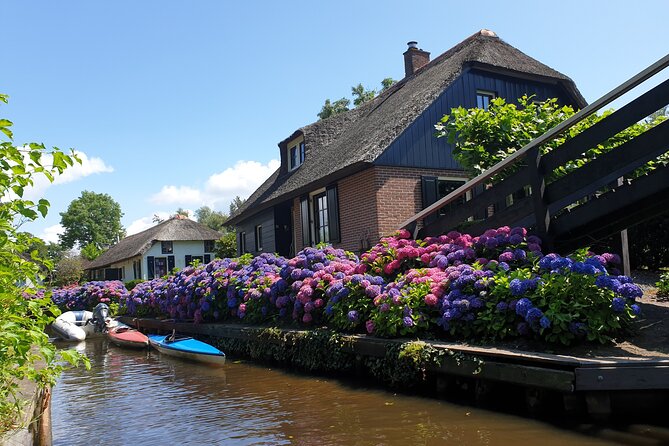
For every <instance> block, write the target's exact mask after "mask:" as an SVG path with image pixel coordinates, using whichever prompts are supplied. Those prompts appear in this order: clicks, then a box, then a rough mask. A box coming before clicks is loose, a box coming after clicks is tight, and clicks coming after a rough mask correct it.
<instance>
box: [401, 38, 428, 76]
mask: <svg viewBox="0 0 669 446" xmlns="http://www.w3.org/2000/svg"><path fill="white" fill-rule="evenodd" d="M407 45H409V49H407V50H406V51H405V52H404V77H409V76H411V75H412V74H414V73H415V72H416V71H418V70H419V69H420V68H422V67H424V66H425V65H427V64H428V63H429V62H430V53H428V52H427V51H423V50H421V49H419V48H418V42H416V41H413V40H412V41H411V42H407Z"/></svg>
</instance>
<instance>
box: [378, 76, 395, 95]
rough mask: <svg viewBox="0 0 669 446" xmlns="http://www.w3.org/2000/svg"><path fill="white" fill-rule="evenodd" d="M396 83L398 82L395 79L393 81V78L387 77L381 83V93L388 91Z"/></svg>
mask: <svg viewBox="0 0 669 446" xmlns="http://www.w3.org/2000/svg"><path fill="white" fill-rule="evenodd" d="M395 83H397V81H396V80H395V79H393V78H392V77H387V78H385V79H383V80H382V81H381V92H384V91H386V90H387V89H389V88H390V87H392V86H393V85H395Z"/></svg>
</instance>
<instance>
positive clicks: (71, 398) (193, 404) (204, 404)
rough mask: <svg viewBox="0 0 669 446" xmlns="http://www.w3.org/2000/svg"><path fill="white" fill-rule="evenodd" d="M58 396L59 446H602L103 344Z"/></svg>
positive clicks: (249, 368)
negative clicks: (537, 445) (189, 445)
mask: <svg viewBox="0 0 669 446" xmlns="http://www.w3.org/2000/svg"><path fill="white" fill-rule="evenodd" d="M77 348H80V349H82V350H84V351H85V352H86V354H87V355H88V356H89V358H90V359H91V365H92V368H91V370H90V371H87V370H85V369H84V368H78V369H72V370H68V371H66V372H65V373H64V374H63V376H62V377H61V379H60V380H59V382H58V384H57V385H56V387H55V388H54V392H53V405H52V412H53V413H52V417H53V440H54V444H55V445H68V446H69V445H94V444H100V445H185V444H191V445H210V444H223V445H288V444H290V445H360V446H366V445H370V446H377V445H384V446H391V445H393V446H394V445H506V444H518V445H529V444H538V443H541V445H542V446H550V445H560V446H563V445H564V444H570V445H572V444H579V445H586V444H592V445H595V444H599V445H601V444H604V443H603V442H600V441H598V440H595V439H592V438H589V437H582V436H579V435H577V434H572V433H569V432H565V431H561V430H559V429H554V428H552V427H551V426H547V425H545V424H542V423H539V422H535V421H532V420H526V419H523V418H518V417H513V416H508V415H502V414H498V413H494V412H488V411H484V410H481V409H476V408H472V407H466V406H459V405H455V404H450V403H446V402H443V401H438V400H431V399H424V398H414V397H408V396H401V395H395V394H393V393H390V392H384V391H381V390H377V389H365V388H355V387H350V386H348V385H345V384H342V383H340V382H338V381H336V380H330V379H319V378H310V377H305V376H296V375H293V374H290V373H285V372H282V371H280V370H273V369H269V368H266V367H261V366H255V365H253V364H248V363H236V362H234V361H232V360H230V358H228V364H226V365H225V366H224V367H211V366H207V365H201V364H191V363H188V362H184V361H181V360H177V359H173V358H169V357H165V356H161V355H160V354H159V353H157V352H156V351H134V350H126V349H120V348H117V347H115V346H114V345H112V344H110V343H108V342H107V341H106V340H105V339H92V340H87V341H85V342H84V343H82V344H80V345H78V346H77Z"/></svg>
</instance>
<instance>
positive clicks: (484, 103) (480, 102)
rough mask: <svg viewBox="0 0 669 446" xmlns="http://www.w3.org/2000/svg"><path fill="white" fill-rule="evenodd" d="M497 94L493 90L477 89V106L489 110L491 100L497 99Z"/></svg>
mask: <svg viewBox="0 0 669 446" xmlns="http://www.w3.org/2000/svg"><path fill="white" fill-rule="evenodd" d="M496 97H497V95H496V94H495V93H494V92H492V91H486V90H476V107H478V108H482V109H483V110H488V107H490V101H492V100H493V99H495V98H496Z"/></svg>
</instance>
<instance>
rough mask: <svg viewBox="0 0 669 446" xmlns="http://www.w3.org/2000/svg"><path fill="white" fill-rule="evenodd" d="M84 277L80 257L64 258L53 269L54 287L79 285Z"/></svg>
mask: <svg viewBox="0 0 669 446" xmlns="http://www.w3.org/2000/svg"><path fill="white" fill-rule="evenodd" d="M83 277H84V267H83V263H82V261H81V257H79V256H78V255H73V254H70V255H67V256H65V257H63V258H62V259H60V261H59V262H58V263H56V266H55V268H54V269H53V285H55V286H66V285H73V284H78V283H79V281H81V279H82V278H83Z"/></svg>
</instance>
